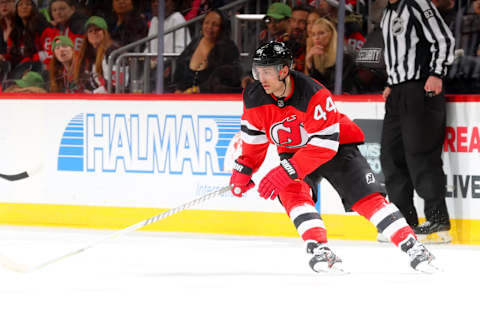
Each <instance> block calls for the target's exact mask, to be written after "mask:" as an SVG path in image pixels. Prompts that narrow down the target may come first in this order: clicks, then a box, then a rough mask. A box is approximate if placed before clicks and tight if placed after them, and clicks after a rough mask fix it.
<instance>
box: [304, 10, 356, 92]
mask: <svg viewBox="0 0 480 320" xmlns="http://www.w3.org/2000/svg"><path fill="white" fill-rule="evenodd" d="M312 41H313V46H312V48H311V49H310V50H309V51H308V52H307V56H306V59H305V66H306V68H307V72H308V74H309V75H310V76H311V77H312V78H314V79H316V80H318V81H319V82H320V83H321V84H322V85H324V86H325V87H327V89H329V90H330V91H333V89H334V88H335V65H336V57H337V30H336V29H335V26H334V25H333V23H332V22H330V21H329V20H327V19H325V18H320V19H317V20H316V21H315V22H314V24H313V26H312ZM354 72H355V63H354V61H353V59H352V57H351V56H350V55H349V54H347V53H344V54H343V76H342V84H343V91H344V92H349V93H351V92H353V91H354V90H355V88H354Z"/></svg>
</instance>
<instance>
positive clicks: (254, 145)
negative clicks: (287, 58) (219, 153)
mask: <svg viewBox="0 0 480 320" xmlns="http://www.w3.org/2000/svg"><path fill="white" fill-rule="evenodd" d="M290 79H291V80H292V83H293V90H292V93H291V95H290V96H289V97H286V98H284V99H277V98H276V97H275V96H273V95H269V94H267V93H265V91H264V89H263V87H262V86H261V84H260V83H259V82H258V81H255V82H254V83H251V84H249V85H248V86H247V87H246V88H245V90H244V92H243V102H244V108H243V115H242V120H241V136H242V155H241V156H240V157H239V161H240V162H241V163H243V164H245V165H247V166H249V167H250V168H252V169H253V170H254V171H256V170H258V168H259V167H260V165H261V164H262V163H263V161H264V159H265V156H266V153H267V149H268V145H269V143H273V144H275V145H276V146H277V151H278V153H279V154H280V153H283V152H289V153H295V154H294V156H293V157H292V159H293V160H294V161H295V163H296V164H297V165H298V166H299V168H300V170H299V171H300V174H301V178H303V177H304V176H306V175H308V174H309V173H311V172H312V171H314V170H315V169H316V168H318V167H319V166H321V165H322V164H324V163H325V162H327V161H329V160H330V159H332V158H333V157H334V156H335V154H336V153H337V150H338V146H339V145H340V144H349V143H362V142H363V141H364V134H363V132H362V130H361V129H360V128H359V127H358V126H357V125H356V124H355V123H353V122H352V121H351V120H350V119H349V118H348V117H347V116H346V115H344V114H342V113H340V112H339V111H338V110H337V108H336V106H335V103H334V102H333V99H332V96H331V94H330V91H329V90H328V89H326V88H325V87H323V86H322V85H321V84H320V83H318V82H317V81H315V80H313V79H312V78H310V77H308V76H306V75H304V74H303V73H299V72H295V71H292V72H291V75H290Z"/></svg>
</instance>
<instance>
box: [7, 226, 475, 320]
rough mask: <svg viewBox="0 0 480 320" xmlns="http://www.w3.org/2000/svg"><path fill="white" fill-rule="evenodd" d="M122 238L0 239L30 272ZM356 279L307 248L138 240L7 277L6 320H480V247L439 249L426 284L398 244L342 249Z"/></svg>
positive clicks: (224, 239) (55, 233) (281, 241)
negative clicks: (318, 261)
mask: <svg viewBox="0 0 480 320" xmlns="http://www.w3.org/2000/svg"><path fill="white" fill-rule="evenodd" d="M110 232H112V231H92V230H81V229H57V228H23V227H1V228H0V253H2V254H4V255H6V256H9V257H10V258H12V259H14V260H16V261H18V262H22V263H25V264H28V265H37V264H39V263H41V262H44V261H46V260H49V259H51V258H55V257H57V256H60V255H63V254H65V253H67V252H70V251H72V250H75V249H78V248H81V247H83V246H85V245H86V244H88V243H90V242H92V241H95V240H97V239H100V238H101V237H103V236H105V235H106V234H109V233H110ZM331 247H332V249H333V250H335V252H336V253H337V254H338V255H339V256H340V257H341V258H342V259H343V260H344V262H345V263H344V267H345V268H346V269H347V270H349V271H350V274H349V275H343V276H331V275H319V274H315V273H313V272H312V271H311V270H310V268H309V267H308V263H307V261H308V258H307V255H306V254H305V250H304V244H303V242H302V241H301V240H300V239H295V238H261V237H254V238H253V237H236V236H216V235H202V234H176V233H157V232H155V233H154V232H135V233H132V234H129V235H125V236H123V237H121V238H119V239H115V240H111V241H109V242H105V243H103V244H100V245H98V246H97V247H94V248H92V249H89V250H88V251H86V252H83V253H80V254H78V255H76V256H73V257H70V258H68V259H65V260H63V261H60V262H58V263H55V264H52V265H50V266H48V267H45V268H44V269H41V270H38V271H36V272H34V273H30V274H17V273H13V272H11V271H8V270H5V269H0V319H2V320H11V319H13V320H17V319H19V320H23V319H29V320H30V319H36V320H38V319H48V320H57V319H58V320H60V319H61V320H66V319H68V320H71V319H82V320H87V319H89V320H96V319H102V320H107V319H108V320H124V319H125V320H126V319H129V320H131V319H138V320H143V319H209V320H210V319H215V320H216V319H222V320H229V319H242V320H247V319H248V320H250V319H275V320H277V319H289V320H299V319H305V320H307V319H322V320H323V319H324V320H334V319H352V320H353V319H369V320H370V319H404V320H414V319H449V320H450V319H478V317H479V312H478V302H477V301H478V300H479V299H478V291H479V288H480V286H479V285H480V279H479V278H480V276H479V270H480V247H477V246H461V245H431V246H429V248H430V249H431V251H432V252H433V253H434V254H435V255H436V256H437V264H438V265H440V266H441V267H442V268H443V269H444V271H443V272H442V273H439V274H436V275H425V274H418V273H416V272H415V271H413V270H411V269H410V267H409V266H408V258H407V256H406V255H405V254H403V253H402V252H401V251H400V250H399V249H397V248H395V247H394V246H393V245H389V244H379V243H375V242H350V241H339V240H331Z"/></svg>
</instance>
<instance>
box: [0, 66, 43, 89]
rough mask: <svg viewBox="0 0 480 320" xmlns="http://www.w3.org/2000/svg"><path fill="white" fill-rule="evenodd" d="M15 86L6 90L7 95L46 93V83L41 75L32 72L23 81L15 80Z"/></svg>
mask: <svg viewBox="0 0 480 320" xmlns="http://www.w3.org/2000/svg"><path fill="white" fill-rule="evenodd" d="M14 82H15V84H13V85H11V86H9V87H8V88H7V89H5V91H4V92H5V93H8V92H10V93H13V92H15V93H46V92H47V90H45V81H44V80H43V77H42V75H41V74H40V73H38V72H34V71H30V72H27V73H26V74H25V75H24V76H23V77H22V78H21V79H17V80H14Z"/></svg>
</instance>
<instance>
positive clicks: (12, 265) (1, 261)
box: [0, 186, 232, 273]
mask: <svg viewBox="0 0 480 320" xmlns="http://www.w3.org/2000/svg"><path fill="white" fill-rule="evenodd" d="M231 189H232V186H225V187H222V188H220V189H218V190H215V191H212V192H210V193H207V194H204V195H203V196H201V197H199V198H197V199H194V200H192V201H189V202H187V203H184V204H182V205H180V206H178V207H176V208H173V209H170V210H168V211H165V212H163V213H160V214H157V215H155V216H153V217H151V218H148V219H146V220H143V221H140V222H138V223H136V224H133V225H131V226H129V227H127V228H125V229H121V230H118V231H115V232H113V233H111V234H109V235H107V236H105V237H103V238H101V239H99V240H97V241H94V242H92V243H90V244H88V245H86V246H84V247H83V248H80V249H77V250H74V251H71V252H68V253H66V254H63V255H61V256H58V257H56V258H53V259H50V260H48V261H46V262H44V263H41V264H38V265H36V266H25V265H21V264H19V263H16V262H15V261H12V260H11V259H9V258H8V257H6V256H3V255H1V254H0V265H2V266H3V267H4V268H6V269H9V270H11V271H15V272H20V273H28V272H33V271H36V270H39V269H42V268H44V267H46V266H48V265H51V264H53V263H56V262H58V261H61V260H64V259H66V258H68V257H71V256H74V255H77V254H79V253H81V252H83V251H86V250H87V249H90V248H92V247H94V246H96V245H98V244H100V243H103V242H105V241H108V240H112V239H115V238H118V237H120V236H122V235H124V234H127V233H129V232H131V231H135V230H137V229H140V228H142V227H145V226H147V225H150V224H152V223H155V222H157V221H160V220H162V219H165V218H167V217H169V216H171V215H174V214H176V213H178V212H180V211H182V210H184V209H186V208H189V207H191V206H194V205H197V204H199V203H202V202H205V201H206V200H208V199H211V198H214V197H216V196H219V195H221V194H223V193H226V192H228V191H230V190H231Z"/></svg>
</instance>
